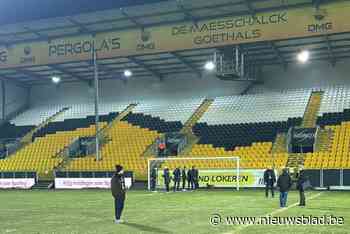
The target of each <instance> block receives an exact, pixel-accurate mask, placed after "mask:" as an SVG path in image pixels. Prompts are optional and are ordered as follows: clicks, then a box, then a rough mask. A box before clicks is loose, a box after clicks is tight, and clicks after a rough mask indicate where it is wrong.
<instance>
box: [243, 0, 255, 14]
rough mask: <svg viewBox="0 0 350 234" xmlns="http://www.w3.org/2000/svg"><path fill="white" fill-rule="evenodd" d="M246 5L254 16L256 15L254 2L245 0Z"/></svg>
mask: <svg viewBox="0 0 350 234" xmlns="http://www.w3.org/2000/svg"><path fill="white" fill-rule="evenodd" d="M244 5H245V6H246V7H247V9H248V11H249V13H250V14H251V15H252V16H255V14H256V12H255V9H254V7H253V5H252V3H251V2H250V0H244Z"/></svg>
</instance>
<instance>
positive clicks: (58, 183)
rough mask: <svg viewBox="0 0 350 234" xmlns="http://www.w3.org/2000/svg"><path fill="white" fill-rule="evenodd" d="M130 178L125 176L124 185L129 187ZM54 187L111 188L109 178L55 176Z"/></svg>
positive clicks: (130, 183)
mask: <svg viewBox="0 0 350 234" xmlns="http://www.w3.org/2000/svg"><path fill="white" fill-rule="evenodd" d="M131 185H132V178H131V177H126V178H125V186H126V187H127V188H130V187H131ZM55 188H56V189H86V188H99V189H109V188H111V178H55Z"/></svg>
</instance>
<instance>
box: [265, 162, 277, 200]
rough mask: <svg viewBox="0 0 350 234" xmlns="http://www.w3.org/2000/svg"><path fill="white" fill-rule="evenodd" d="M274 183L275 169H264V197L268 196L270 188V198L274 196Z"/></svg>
mask: <svg viewBox="0 0 350 234" xmlns="http://www.w3.org/2000/svg"><path fill="white" fill-rule="evenodd" d="M275 183H276V175H275V171H274V170H272V168H268V169H266V171H265V172H264V184H265V196H266V198H268V197H269V190H271V196H272V198H273V197H274V196H275V193H274V188H273V186H274V184H275Z"/></svg>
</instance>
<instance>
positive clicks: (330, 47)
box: [325, 35, 337, 67]
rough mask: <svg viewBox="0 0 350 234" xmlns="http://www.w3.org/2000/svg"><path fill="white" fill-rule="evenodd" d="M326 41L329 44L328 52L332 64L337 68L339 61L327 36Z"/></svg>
mask: <svg viewBox="0 0 350 234" xmlns="http://www.w3.org/2000/svg"><path fill="white" fill-rule="evenodd" d="M325 40H326V43H327V52H328V57H329V60H330V62H331V65H332V67H335V64H336V62H337V61H336V59H335V56H334V53H333V49H332V44H331V41H330V40H329V36H328V35H326V36H325Z"/></svg>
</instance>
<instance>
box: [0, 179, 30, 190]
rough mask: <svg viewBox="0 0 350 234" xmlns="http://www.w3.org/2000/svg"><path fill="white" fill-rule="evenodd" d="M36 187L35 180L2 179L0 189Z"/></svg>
mask: <svg viewBox="0 0 350 234" xmlns="http://www.w3.org/2000/svg"><path fill="white" fill-rule="evenodd" d="M34 185H35V179H34V178H27V179H22V178H21V179H12V178H11V179H0V189H12V188H16V189H30V188H31V187H33V186H34Z"/></svg>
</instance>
